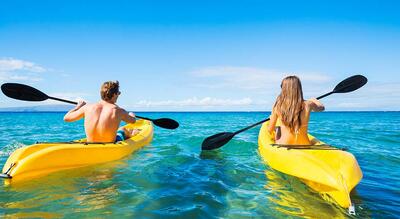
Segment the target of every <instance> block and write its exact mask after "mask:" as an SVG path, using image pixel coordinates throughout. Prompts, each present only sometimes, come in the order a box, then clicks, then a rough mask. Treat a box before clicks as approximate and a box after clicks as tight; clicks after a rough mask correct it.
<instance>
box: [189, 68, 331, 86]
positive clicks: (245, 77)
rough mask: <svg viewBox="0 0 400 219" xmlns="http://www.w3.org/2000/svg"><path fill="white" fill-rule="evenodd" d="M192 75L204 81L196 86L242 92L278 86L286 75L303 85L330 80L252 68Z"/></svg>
mask: <svg viewBox="0 0 400 219" xmlns="http://www.w3.org/2000/svg"><path fill="white" fill-rule="evenodd" d="M191 74H192V75H194V76H196V77H198V78H200V79H205V82H200V83H199V84H198V85H197V86H200V87H207V88H227V87H231V88H240V89H244V90H260V89H265V88H266V87H270V86H274V87H276V86H277V84H278V85H279V84H280V82H281V81H282V79H283V78H284V77H285V76H288V75H293V74H295V75H297V76H299V77H300V79H301V80H302V82H303V83H304V82H305V83H313V84H317V83H322V82H327V81H330V80H331V78H330V77H329V76H327V75H326V74H321V73H305V72H295V73H290V72H283V71H277V70H267V69H261V68H253V67H235V66H214V67H207V68H202V69H198V70H195V71H193V72H191Z"/></svg>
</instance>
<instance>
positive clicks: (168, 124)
mask: <svg viewBox="0 0 400 219" xmlns="http://www.w3.org/2000/svg"><path fill="white" fill-rule="evenodd" d="M152 121H153V124H154V125H156V126H159V127H161V128H165V129H176V128H178V127H179V123H178V122H177V121H175V120H173V119H168V118H161V119H154V120H152Z"/></svg>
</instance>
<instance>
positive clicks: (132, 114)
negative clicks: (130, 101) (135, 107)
mask: <svg viewBox="0 0 400 219" xmlns="http://www.w3.org/2000/svg"><path fill="white" fill-rule="evenodd" d="M128 114H129V115H130V116H132V117H134V118H135V117H136V115H135V113H132V112H130V113H128Z"/></svg>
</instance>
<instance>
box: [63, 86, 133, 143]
mask: <svg viewBox="0 0 400 219" xmlns="http://www.w3.org/2000/svg"><path fill="white" fill-rule="evenodd" d="M107 83H114V82H106V83H104V84H103V87H104V86H107V85H109V84H107ZM115 84H116V87H117V89H116V90H114V93H111V94H110V95H108V98H105V97H103V96H102V99H103V100H100V101H99V102H98V103H95V104H86V103H85V102H83V101H80V102H79V103H78V105H77V106H76V107H75V108H74V109H72V110H70V111H69V112H68V113H67V114H65V116H64V121H66V122H73V121H77V120H79V119H81V118H85V133H86V139H87V142H115V141H116V135H117V130H118V127H119V124H120V123H121V121H125V122H126V123H134V122H135V121H136V119H135V114H133V113H128V112H127V111H125V110H124V109H122V108H120V107H118V106H117V105H116V104H115V103H116V102H117V99H118V96H119V95H120V94H121V92H119V90H118V82H116V83H114V85H115ZM103 87H102V89H103ZM105 89H107V87H106V88H105ZM106 91H107V90H106ZM106 91H105V92H103V93H105V94H107V92H106ZM103 93H102V94H103ZM104 99H106V100H104ZM124 131H125V130H124ZM125 133H126V134H132V132H131V133H127V132H125ZM127 137H129V136H127Z"/></svg>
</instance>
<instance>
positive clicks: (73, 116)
mask: <svg viewBox="0 0 400 219" xmlns="http://www.w3.org/2000/svg"><path fill="white" fill-rule="evenodd" d="M85 104H86V103H85V101H79V102H78V104H77V105H76V107H75V108H73V109H72V110H70V111H68V112H67V114H65V116H64V121H66V122H74V121H77V120H80V119H82V118H83V117H84V116H85V107H84V106H85Z"/></svg>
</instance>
